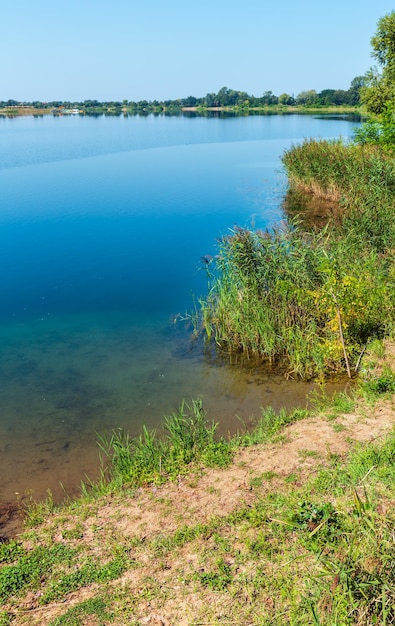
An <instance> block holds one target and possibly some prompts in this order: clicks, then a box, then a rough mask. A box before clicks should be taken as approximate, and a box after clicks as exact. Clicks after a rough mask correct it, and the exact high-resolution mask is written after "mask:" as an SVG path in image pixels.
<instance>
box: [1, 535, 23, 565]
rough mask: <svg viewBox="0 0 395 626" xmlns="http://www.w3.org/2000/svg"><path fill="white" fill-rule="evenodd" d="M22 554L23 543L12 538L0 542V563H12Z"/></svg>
mask: <svg viewBox="0 0 395 626" xmlns="http://www.w3.org/2000/svg"><path fill="white" fill-rule="evenodd" d="M23 554H24V548H23V545H22V544H21V543H20V542H18V541H15V540H14V539H12V540H11V541H8V542H4V543H0V563H13V562H14V561H16V560H17V559H18V558H19V557H20V556H22V555H23Z"/></svg>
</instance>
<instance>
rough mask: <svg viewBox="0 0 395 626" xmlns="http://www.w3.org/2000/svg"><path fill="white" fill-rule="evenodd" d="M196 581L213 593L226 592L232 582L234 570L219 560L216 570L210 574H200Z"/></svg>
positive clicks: (204, 572) (222, 560) (197, 575)
mask: <svg viewBox="0 0 395 626" xmlns="http://www.w3.org/2000/svg"><path fill="white" fill-rule="evenodd" d="M195 577H196V579H197V580H198V581H199V582H200V584H201V585H202V586H203V587H207V588H208V589H211V590H212V591H225V590H226V589H227V587H229V585H230V584H231V582H232V579H233V573H232V568H231V567H230V565H229V564H228V563H226V561H225V560H224V559H218V561H217V563H216V569H215V570H214V571H210V572H206V571H203V572H198V573H197V574H196V576H195Z"/></svg>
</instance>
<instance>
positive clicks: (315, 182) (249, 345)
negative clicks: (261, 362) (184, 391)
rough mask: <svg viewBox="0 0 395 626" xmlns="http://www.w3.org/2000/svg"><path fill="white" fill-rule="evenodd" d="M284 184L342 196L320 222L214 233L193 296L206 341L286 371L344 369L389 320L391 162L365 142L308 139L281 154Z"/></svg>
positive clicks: (385, 330)
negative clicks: (203, 290)
mask: <svg viewBox="0 0 395 626" xmlns="http://www.w3.org/2000/svg"><path fill="white" fill-rule="evenodd" d="M284 164H285V167H286V169H287V172H288V175H289V179H290V184H291V185H292V186H295V187H297V186H298V187H299V188H300V187H302V188H304V189H309V191H310V192H315V193H317V190H319V191H318V193H319V195H322V196H324V195H325V196H326V197H327V198H328V197H330V198H332V199H333V200H336V201H337V202H339V203H340V204H341V205H342V208H343V210H342V213H341V218H340V219H337V220H330V221H328V222H327V224H326V226H325V227H324V228H323V229H321V230H320V231H314V230H312V229H310V230H309V231H307V230H306V229H305V228H303V227H302V225H301V222H300V221H299V222H296V221H294V222H291V223H288V224H287V225H285V226H283V227H282V228H278V229H275V230H273V231H270V232H253V231H251V230H248V229H242V228H237V229H235V230H234V231H232V232H231V234H230V235H229V236H227V237H225V238H223V239H222V241H221V242H220V244H219V254H218V256H217V260H216V261H215V263H214V265H213V264H210V266H209V267H208V275H209V290H208V295H207V297H206V298H204V299H202V300H201V301H200V306H201V327H202V328H203V330H204V332H205V334H206V337H207V339H208V340H209V341H213V342H215V344H216V346H217V347H218V348H219V349H220V350H222V351H227V352H230V353H232V352H233V353H234V352H243V353H246V354H248V355H250V356H253V357H255V358H258V359H265V360H267V361H269V362H271V363H273V364H276V365H281V366H283V367H284V368H285V370H286V372H287V374H288V375H289V376H294V377H301V378H313V377H319V378H324V377H327V376H328V375H331V374H334V373H337V372H341V371H346V372H347V374H348V376H349V377H352V376H353V375H354V374H355V373H356V372H357V370H358V366H359V363H360V359H361V355H362V354H363V352H364V349H365V347H366V345H367V343H368V342H369V341H370V340H371V339H372V338H383V337H385V336H388V335H391V333H392V331H393V327H394V321H395V314H394V310H395V307H394V305H395V280H394V279H395V263H394V260H395V259H394V253H395V220H394V197H395V169H394V162H393V160H392V159H391V158H390V157H389V156H388V154H387V153H385V152H383V151H382V150H380V149H379V148H377V147H374V146H357V145H348V146H346V145H345V144H344V143H343V142H342V141H340V140H339V141H334V142H324V141H307V142H305V143H304V144H302V145H301V146H298V147H294V148H292V149H291V150H290V151H289V152H287V153H286V154H285V156H284Z"/></svg>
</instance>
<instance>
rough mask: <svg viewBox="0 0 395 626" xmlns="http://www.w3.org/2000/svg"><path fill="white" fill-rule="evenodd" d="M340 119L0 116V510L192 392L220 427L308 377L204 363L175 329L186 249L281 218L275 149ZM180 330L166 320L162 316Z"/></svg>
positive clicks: (330, 131) (344, 128) (75, 478)
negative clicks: (106, 435) (102, 436)
mask: <svg viewBox="0 0 395 626" xmlns="http://www.w3.org/2000/svg"><path fill="white" fill-rule="evenodd" d="M353 127H355V123H353V122H350V121H345V120H343V119H320V118H318V117H312V116H306V115H287V116H284V115H283V116H252V117H229V118H215V117H213V118H209V117H187V116H179V117H165V116H157V117H155V116H148V117H138V116H136V117H98V118H93V117H92V118H91V117H80V116H69V117H52V116H45V117H38V118H33V117H26V118H16V119H7V118H0V189H1V193H0V264H1V267H2V272H1V277H0V350H1V352H0V355H1V357H0V375H1V385H2V393H1V395H0V502H1V501H7V500H8V501H9V500H12V499H14V498H15V493H16V492H18V493H19V494H23V493H25V492H26V491H27V490H29V489H31V490H33V493H34V495H35V496H37V497H41V496H42V495H45V493H46V491H47V489H51V490H52V491H53V492H54V494H55V497H60V495H61V493H62V489H61V488H60V487H59V483H60V482H61V483H62V485H63V487H64V489H65V490H66V492H67V493H73V492H74V490H75V489H76V487H77V486H78V485H79V483H80V481H81V479H82V478H83V477H84V475H85V473H88V474H89V475H95V472H96V471H97V467H98V451H97V447H96V443H95V442H96V434H95V433H96V432H103V431H108V430H110V429H111V428H114V427H122V428H126V429H128V430H129V431H130V432H131V433H132V434H136V433H137V432H138V431H139V430H140V428H141V425H142V423H145V424H147V425H148V426H149V427H155V426H156V425H157V424H158V423H159V422H160V420H161V418H162V416H163V415H164V414H168V413H170V412H172V411H173V410H175V409H176V408H177V406H178V405H179V404H180V402H181V400H182V399H183V398H185V399H187V400H188V399H190V398H202V400H203V403H204V406H205V408H206V411H207V413H208V417H209V418H210V419H214V420H215V421H218V422H219V423H220V428H221V431H222V432H226V431H227V430H230V431H234V430H235V429H236V428H238V427H240V419H242V420H244V421H245V422H247V423H248V421H249V420H250V419H252V418H253V417H254V416H255V417H256V416H258V415H259V411H260V407H262V406H266V405H268V404H271V405H273V406H275V408H277V409H278V408H280V407H281V406H292V405H293V404H295V403H296V402H303V398H304V397H305V395H306V393H307V392H308V391H309V390H310V389H311V385H308V384H307V383H296V382H295V383H294V382H292V381H289V382H287V384H286V385H284V381H283V379H282V378H281V377H276V376H270V375H268V374H267V373H265V371H264V369H260V368H258V369H256V370H254V371H248V370H240V369H237V368H234V367H231V366H225V365H221V366H220V365H218V364H215V363H212V362H210V360H208V359H207V358H206V357H205V356H204V354H203V351H202V349H201V346H200V345H193V344H191V341H190V337H191V335H190V328H189V327H188V326H187V324H186V323H183V322H182V321H180V316H181V317H183V316H184V314H185V312H186V311H190V310H192V308H193V300H194V297H198V296H199V295H201V294H204V293H205V290H206V276H205V272H204V270H203V269H202V263H201V257H202V256H203V255H206V254H212V255H214V254H215V253H216V242H217V239H218V238H219V237H221V236H222V235H224V234H227V233H229V229H231V228H232V227H234V226H235V225H239V226H253V227H259V228H265V227H266V226H271V225H273V224H275V223H277V222H279V221H280V220H281V219H282V218H283V212H282V201H283V197H284V193H285V189H286V180H285V177H284V174H283V172H282V169H281V160H280V159H281V155H282V153H283V151H284V150H285V149H286V148H288V147H289V146H290V145H291V144H292V143H297V142H299V141H301V140H302V139H303V138H305V137H323V138H332V137H338V136H343V137H349V136H350V135H351V134H352V129H353ZM176 319H177V320H178V321H177V322H175V321H174V320H176Z"/></svg>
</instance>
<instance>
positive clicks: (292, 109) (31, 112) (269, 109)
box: [0, 105, 365, 117]
mask: <svg viewBox="0 0 395 626" xmlns="http://www.w3.org/2000/svg"><path fill="white" fill-rule="evenodd" d="M94 112H95V111H92V110H89V111H87V110H86V109H78V111H76V110H75V109H73V110H69V109H64V110H63V109H56V110H55V109H46V108H42V109H40V108H34V107H23V106H12V107H5V108H3V109H0V116H1V117H32V116H33V117H35V116H40V117H41V116H43V115H59V116H64V115H89V114H90V113H94ZM166 112H167V113H169V111H168V110H167V109H166V108H164V109H163V110H161V111H160V112H159V113H160V114H161V113H166ZM170 112H171V113H174V114H177V113H178V112H180V113H201V114H204V113H207V112H217V113H220V112H223V113H240V114H244V115H248V114H249V113H259V112H261V113H323V114H330V113H335V114H339V113H340V114H345V115H346V114H353V113H354V114H360V115H364V114H365V113H364V111H363V110H362V109H361V107H358V106H343V105H339V106H328V107H317V106H314V107H306V106H296V105H269V106H264V107H238V106H224V107H202V106H189V107H187V106H183V107H179V108H178V109H176V110H175V109H171V111H170ZM97 113H98V114H103V115H105V114H106V113H107V114H108V113H109V114H112V115H114V114H119V115H122V114H125V113H126V114H132V115H139V114H146V113H147V111H144V110H136V109H132V108H129V107H122V109H121V111H119V112H115V111H114V110H113V109H112V108H109V109H108V110H107V111H103V110H100V112H97ZM148 113H153V112H152V111H149V112H148Z"/></svg>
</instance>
